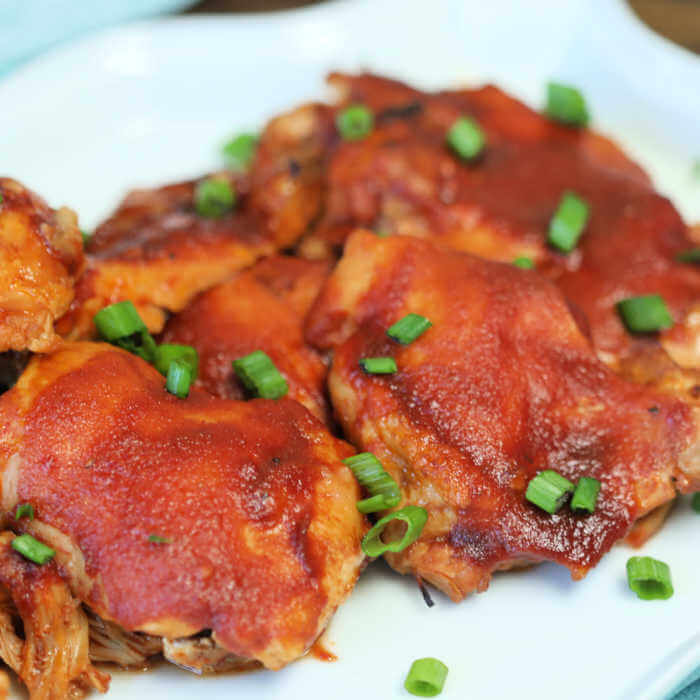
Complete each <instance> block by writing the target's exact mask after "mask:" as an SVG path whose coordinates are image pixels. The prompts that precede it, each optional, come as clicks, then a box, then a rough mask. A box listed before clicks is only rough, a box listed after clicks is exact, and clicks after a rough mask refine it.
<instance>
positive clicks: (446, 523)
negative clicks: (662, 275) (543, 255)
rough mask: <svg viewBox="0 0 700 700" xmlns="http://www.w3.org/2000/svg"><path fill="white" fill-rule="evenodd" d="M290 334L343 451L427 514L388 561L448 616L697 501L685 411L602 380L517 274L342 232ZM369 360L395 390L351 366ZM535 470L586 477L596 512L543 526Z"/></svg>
mask: <svg viewBox="0 0 700 700" xmlns="http://www.w3.org/2000/svg"><path fill="white" fill-rule="evenodd" d="M409 312H414V313H419V314H422V315H424V316H427V317H428V318H430V320H431V321H432V323H433V324H434V325H433V327H432V328H431V329H429V330H428V331H427V332H426V333H425V334H424V335H423V336H422V337H421V338H419V339H418V340H417V341H415V342H414V343H412V344H410V345H408V346H401V345H399V344H398V343H395V342H393V341H392V340H390V339H389V338H388V337H387V335H386V329H387V328H388V326H389V325H391V324H392V323H394V322H395V321H397V320H398V319H400V318H402V317H403V316H404V315H405V314H406V313H409ZM307 335H308V337H309V339H310V340H311V341H312V342H315V343H316V344H317V345H318V346H319V347H321V348H329V347H332V346H333V345H335V346H336V347H335V351H334V359H333V364H332V367H331V372H330V375H329V385H330V392H331V399H332V402H333V406H334V409H335V411H336V414H337V417H338V419H339V421H340V422H341V424H342V426H343V427H344V428H345V430H346V433H347V435H348V436H349V437H350V439H351V440H352V441H353V442H354V443H355V444H356V446H357V447H358V448H361V449H363V450H368V451H371V452H373V453H374V454H376V455H377V456H378V458H379V459H380V460H382V462H383V463H384V465H385V467H386V468H387V470H388V471H389V472H390V473H391V474H392V475H393V477H394V478H395V479H396V480H397V482H398V483H399V485H400V487H401V490H402V494H403V501H402V504H401V505H402V506H403V505H407V504H415V505H421V506H423V507H425V508H426V509H427V510H428V513H429V517H428V522H427V525H426V527H425V529H424V531H423V534H422V535H421V537H420V539H419V540H418V541H417V542H416V543H415V544H414V545H412V546H411V547H409V548H408V549H406V550H404V551H403V552H402V553H399V554H389V555H387V559H388V561H389V563H390V564H391V565H392V566H393V567H394V568H395V569H397V570H398V571H400V572H403V573H407V572H412V573H414V574H416V575H418V576H420V577H421V578H423V579H425V580H427V581H429V582H431V583H433V584H434V585H436V586H437V587H439V588H440V589H442V590H443V591H445V592H446V593H448V594H449V595H450V596H451V597H452V598H453V599H454V600H459V599H461V598H462V597H464V596H465V595H466V594H467V593H469V592H470V591H473V590H475V589H477V590H483V589H484V588H486V586H487V585H488V581H489V579H490V576H491V573H492V572H493V571H495V570H498V569H503V568H508V567H510V566H512V565H514V564H517V563H522V562H524V561H525V562H527V561H529V562H534V561H541V560H552V561H555V562H558V563H561V564H564V565H565V566H567V567H568V568H569V569H570V570H571V572H572V575H573V576H574V578H580V577H582V576H583V575H584V574H585V573H586V571H587V570H588V569H589V568H590V567H592V566H594V565H595V564H596V563H597V562H598V561H599V559H600V558H601V556H602V555H603V554H604V553H605V552H606V551H607V550H608V549H609V548H610V547H611V546H612V545H613V543H615V542H616V541H617V540H619V539H620V538H622V537H624V536H625V535H626V534H627V532H628V531H629V529H630V527H631V526H632V524H633V523H634V521H635V520H636V519H638V518H640V517H641V516H643V515H644V514H646V513H648V512H650V511H652V510H653V509H654V508H656V507H658V506H660V505H662V504H663V503H665V502H667V501H668V500H670V499H671V498H673V497H674V495H675V493H676V489H680V490H682V491H686V492H687V491H692V490H696V489H700V452H699V450H698V447H699V445H700V441H699V440H698V424H700V417H699V416H698V415H697V413H696V414H693V409H692V408H691V407H689V406H688V405H687V404H685V403H683V402H681V401H678V400H676V399H673V398H672V397H669V396H666V395H664V394H662V393H659V392H655V391H652V390H649V389H647V388H645V387H642V386H639V385H637V384H633V383H631V382H626V381H624V380H622V379H620V378H619V377H618V376H617V375H615V374H614V373H613V372H612V371H611V370H609V369H608V368H607V367H606V366H605V365H604V364H602V363H601V362H600V361H599V360H598V359H597V358H596V356H595V354H594V352H593V350H592V348H591V346H590V344H589V342H588V340H587V339H586V338H585V337H584V335H583V334H582V333H581V332H580V330H579V328H578V326H577V325H576V323H575V321H574V319H573V317H572V316H571V314H570V313H569V311H568V308H567V306H566V303H565V301H564V299H563V298H562V296H561V294H560V293H559V292H558V290H557V289H556V288H555V287H554V286H553V285H552V284H551V283H550V282H548V281H547V280H545V279H543V278H542V277H541V276H540V275H537V274H536V273H534V272H532V271H527V270H519V269H517V268H515V267H514V266H512V265H508V264H506V265H504V264H501V263H495V262H489V261H485V260H481V259H478V258H475V257H472V256H470V255H467V254H462V253H456V252H454V251H450V250H447V249H441V248H438V247H437V246H435V245H434V244H433V243H430V242H428V241H421V240H418V239H416V238H413V237H404V236H393V237H389V238H379V237H377V236H375V235H374V234H372V233H369V232H357V233H356V234H354V235H353V236H352V237H351V238H350V239H349V241H348V242H347V244H346V247H345V254H344V256H343V258H342V259H341V261H340V263H339V265H338V267H337V268H336V270H335V271H334V273H333V274H332V275H331V277H330V278H329V281H328V283H327V284H326V286H325V288H324V290H323V291H322V293H321V296H320V297H319V300H318V302H317V304H316V305H315V307H314V309H313V310H312V312H311V313H310V315H309V325H308V334H307ZM386 355H390V356H393V357H395V358H396V363H397V365H398V372H397V373H396V374H392V375H381V376H380V375H375V376H372V375H367V374H365V373H364V372H363V370H362V369H361V368H360V366H359V365H358V361H359V360H360V359H361V358H362V357H374V356H386ZM543 469H554V470H556V471H558V472H559V473H561V474H562V475H564V476H566V477H567V478H569V479H571V480H573V481H576V480H577V479H578V478H579V477H581V476H584V475H586V476H592V477H594V478H596V479H599V480H600V481H601V483H602V489H601V493H600V497H599V500H598V505H597V507H596V511H595V513H594V514H592V515H590V516H585V517H581V516H575V515H573V514H572V513H571V512H570V511H569V510H568V508H565V509H563V510H562V511H560V512H559V513H558V514H556V515H553V516H552V515H548V514H546V513H544V512H543V511H540V510H539V509H538V508H537V507H535V506H533V505H532V504H530V503H528V502H527V501H526V500H525V498H524V493H525V489H526V487H527V484H528V482H529V480H530V479H531V478H533V477H534V476H535V474H536V473H538V472H539V471H540V470H543Z"/></svg>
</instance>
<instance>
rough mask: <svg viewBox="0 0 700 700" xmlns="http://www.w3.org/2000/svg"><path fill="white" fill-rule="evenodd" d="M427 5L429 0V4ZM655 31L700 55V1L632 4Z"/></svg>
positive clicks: (271, 0)
mask: <svg viewBox="0 0 700 700" xmlns="http://www.w3.org/2000/svg"><path fill="white" fill-rule="evenodd" d="M319 1H322V0H202V2H200V3H198V4H197V5H196V6H195V8H194V9H193V10H191V11H192V12H272V11H274V10H286V9H289V8H292V7H302V6H304V5H312V4H314V3H316V2H319ZM425 1H426V2H427V1H428V0H425ZM628 2H629V3H630V5H632V7H633V9H634V11H635V12H636V13H637V14H638V15H639V16H640V17H641V18H642V19H643V20H644V21H645V22H646V23H647V24H648V25H649V26H650V27H652V28H653V29H654V30H656V31H657V32H659V33H660V34H663V35H664V36H666V37H668V38H669V39H672V40H673V41H676V42H677V43H679V44H681V45H683V46H685V47H687V48H689V49H691V50H693V51H695V52H696V53H700V0H628Z"/></svg>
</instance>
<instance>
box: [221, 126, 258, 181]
mask: <svg viewBox="0 0 700 700" xmlns="http://www.w3.org/2000/svg"><path fill="white" fill-rule="evenodd" d="M258 140H259V139H258V135H257V134H238V136H235V137H234V138H232V139H231V140H230V141H229V142H228V143H226V144H225V145H224V147H223V148H222V152H223V154H224V158H225V159H226V165H227V166H228V167H229V168H230V169H231V170H236V171H238V172H244V171H246V170H247V169H248V167H249V166H250V163H251V162H252V160H253V157H254V156H255V151H256V149H257V147H258Z"/></svg>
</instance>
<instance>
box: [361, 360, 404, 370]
mask: <svg viewBox="0 0 700 700" xmlns="http://www.w3.org/2000/svg"><path fill="white" fill-rule="evenodd" d="M359 364H360V367H362V369H363V370H364V371H365V372H367V374H393V373H394V372H396V371H397V369H398V368H397V367H396V360H395V359H394V358H393V357H363V358H362V359H361V360H360V362H359Z"/></svg>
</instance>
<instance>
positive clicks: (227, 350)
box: [162, 256, 330, 422]
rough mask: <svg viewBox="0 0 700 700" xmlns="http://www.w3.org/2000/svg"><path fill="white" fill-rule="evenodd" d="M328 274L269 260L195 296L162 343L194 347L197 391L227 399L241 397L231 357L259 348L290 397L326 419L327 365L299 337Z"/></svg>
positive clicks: (313, 265) (301, 263) (315, 265)
mask: <svg viewBox="0 0 700 700" xmlns="http://www.w3.org/2000/svg"><path fill="white" fill-rule="evenodd" d="M328 272H329V265H328V263H326V262H324V261H315V262H312V261H308V260H301V259H298V258H288V257H283V256H274V257H272V258H267V259H266V260H263V261H262V262H260V263H258V264H257V265H255V266H254V267H252V268H250V269H249V270H246V271H245V272H243V273H241V274H240V275H238V276H237V277H235V278H234V279H232V280H231V281H229V282H224V283H223V284H220V285H219V286H217V287H214V289H210V290H209V291H208V292H205V293H204V294H202V295H200V296H199V297H197V299H195V300H194V301H193V302H192V303H191V304H190V305H189V306H188V307H187V308H186V309H185V310H184V311H182V312H180V313H179V314H177V315H176V316H173V317H172V318H171V319H170V320H169V321H168V323H167V325H166V327H165V331H164V332H163V337H162V340H163V342H166V343H179V344H183V345H191V346H193V347H194V348H196V350H197V352H198V353H199V361H200V364H199V374H198V378H197V386H200V387H202V388H203V389H206V390H207V391H208V392H210V393H211V394H214V395H215V396H219V397H221V398H229V399H242V398H244V397H245V390H244V387H243V385H242V384H241V382H240V381H239V380H238V378H237V377H236V374H235V372H234V371H233V367H232V364H231V363H232V362H233V360H235V359H238V358H239V357H243V356H244V355H247V354H248V353H251V352H253V351H254V350H263V351H264V352H266V353H267V354H268V355H269V356H270V358H271V359H272V361H273V362H274V363H275V365H276V367H277V369H278V370H279V371H280V372H281V373H282V375H283V376H284V377H285V378H286V380H287V383H288V385H289V393H288V396H289V398H291V399H295V400H297V401H299V403H301V404H302V405H304V406H306V408H308V409H309V411H311V412H312V413H313V414H314V415H315V416H316V417H318V418H320V419H321V420H323V421H326V422H328V421H329V419H330V416H329V410H328V406H327V402H326V398H325V382H326V365H325V363H324V362H323V360H322V359H321V356H320V355H319V354H318V353H317V352H316V351H315V350H314V349H313V348H311V347H309V346H308V345H307V344H306V342H305V340H304V335H303V324H304V317H305V315H306V311H307V310H308V307H309V305H310V304H311V303H312V302H313V300H314V299H315V297H316V296H317V294H318V291H319V289H320V288H321V285H322V284H323V282H324V280H325V278H326V277H327V275H328Z"/></svg>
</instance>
